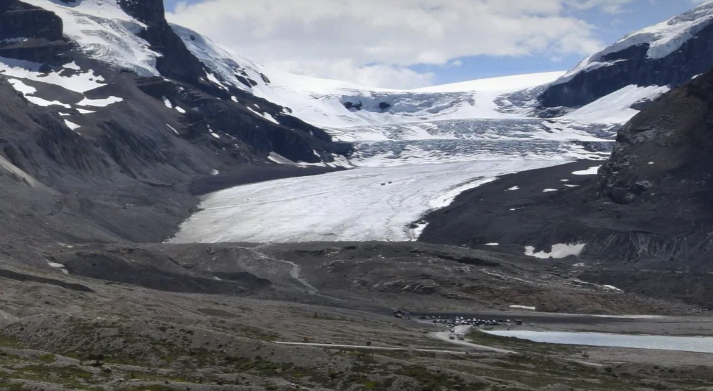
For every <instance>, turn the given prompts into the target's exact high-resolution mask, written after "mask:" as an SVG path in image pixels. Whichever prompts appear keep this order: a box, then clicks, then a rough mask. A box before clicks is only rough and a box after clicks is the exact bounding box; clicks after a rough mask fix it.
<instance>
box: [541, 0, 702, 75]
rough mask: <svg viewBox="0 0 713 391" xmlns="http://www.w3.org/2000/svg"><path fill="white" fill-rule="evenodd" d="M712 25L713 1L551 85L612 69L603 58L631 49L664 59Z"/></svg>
mask: <svg viewBox="0 0 713 391" xmlns="http://www.w3.org/2000/svg"><path fill="white" fill-rule="evenodd" d="M712 21H713V1H709V2H706V3H703V4H701V5H700V6H698V7H696V8H695V9H693V10H691V11H688V12H685V13H683V14H680V15H678V16H675V17H673V18H671V19H669V20H667V21H664V22H661V23H658V24H655V25H652V26H649V27H646V28H644V29H642V30H639V31H637V32H634V33H631V34H629V35H627V36H625V37H624V38H622V39H620V40H619V41H617V42H615V43H614V44H612V45H610V46H608V47H606V48H605V49H604V50H602V51H600V52H598V53H595V54H593V55H592V56H590V57H588V58H586V59H585V60H583V61H582V62H580V63H579V64H578V65H577V66H576V67H575V68H573V69H572V70H570V71H569V72H567V73H566V74H565V75H564V76H562V77H561V78H560V79H558V80H556V81H554V83H553V84H562V83H566V82H568V81H569V80H571V79H572V78H574V76H576V75H577V74H579V73H580V72H588V71H592V70H594V69H596V68H600V67H603V66H609V65H612V64H614V63H616V61H612V62H606V61H602V58H603V57H605V56H606V55H608V54H611V53H616V52H619V51H622V50H624V49H627V48H629V47H632V46H637V45H643V44H648V45H649V50H648V52H647V56H648V57H649V58H651V59H661V58H664V57H667V56H668V55H670V54H671V53H673V52H675V51H676V50H678V49H679V48H680V47H681V46H682V45H683V44H684V43H685V42H686V41H688V40H689V39H691V38H693V36H694V35H696V34H697V33H698V32H699V31H701V30H702V29H704V28H705V27H706V26H708V25H709V24H710V23H711V22H712Z"/></svg>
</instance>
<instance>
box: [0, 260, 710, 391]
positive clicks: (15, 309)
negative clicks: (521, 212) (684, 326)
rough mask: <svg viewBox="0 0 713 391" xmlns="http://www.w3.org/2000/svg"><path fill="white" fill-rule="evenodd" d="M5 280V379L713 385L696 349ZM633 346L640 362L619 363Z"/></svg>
mask: <svg viewBox="0 0 713 391" xmlns="http://www.w3.org/2000/svg"><path fill="white" fill-rule="evenodd" d="M1 293H2V294H1V295H0V308H2V312H0V388H2V389H8V390H77V389H79V390H136V391H138V390H162V391H171V390H181V391H182V390H245V391H248V390H254V391H258V390H260V391H262V390H285V391H287V390H393V391H396V390H403V391H406V390H434V391H435V390H501V389H505V388H507V389H517V390H611V389H617V390H629V389H631V390H634V389H636V390H654V389H659V390H660V389H679V390H683V389H691V390H693V389H698V390H703V389H706V388H705V387H706V386H711V384H713V383H712V382H713V379H712V378H710V371H707V370H706V368H705V367H702V366H700V364H696V360H700V359H701V357H700V355H696V354H685V353H680V352H663V351H661V352H658V351H650V352H649V354H647V355H642V354H640V353H639V352H638V351H636V350H631V349H617V348H611V349H604V348H586V347H560V346H556V345H542V344H535V343H532V344H526V343H522V342H521V343H516V342H515V341H511V340H510V339H507V338H505V339H497V338H494V339H492V340H484V339H483V337H482V336H480V335H471V336H469V338H472V339H474V341H475V342H477V343H483V344H486V345H489V346H493V347H502V348H507V349H508V350H514V351H516V353H513V354H500V353H495V352H488V351H472V352H470V353H469V354H465V352H467V351H470V350H472V349H469V348H467V347H463V346H458V345H453V344H450V343H448V342H445V341H439V340H437V339H433V338H431V337H430V334H431V333H432V332H433V331H436V330H437V329H435V328H434V326H431V325H426V324H421V323H418V322H415V321H410V320H406V319H398V318H396V317H394V316H393V315H391V314H389V313H383V314H380V313H378V312H374V311H362V310H356V309H345V308H341V309H340V308H338V307H334V306H328V307H325V306H320V305H309V304H301V303H295V302H292V303H290V302H287V301H273V300H265V299H254V298H249V297H241V296H237V295H212V294H198V293H177V292H166V291H160V290H150V289H146V288H143V287H138V286H135V285H130V284H126V283H116V282H109V281H100V280H95V279H89V278H83V277H77V276H72V275H69V276H68V275H65V274H63V273H58V274H57V273H55V274H49V275H48V274H46V273H37V272H33V273H27V274H26V277H25V278H24V279H23V280H22V281H18V280H17V279H12V278H8V277H5V278H3V285H2V292H1ZM520 315H521V314H520ZM520 315H517V314H515V315H514V316H520ZM642 322H646V321H642ZM606 324H608V322H607V321H606V320H605V319H599V320H597V321H593V322H591V324H590V325H591V327H592V328H601V327H606V326H605V325H606ZM660 325H664V326H663V327H667V326H665V323H660ZM674 329H675V327H673V326H672V327H671V328H670V330H674ZM276 342H298V343H304V344H310V343H315V344H320V347H313V346H308V345H304V346H289V345H281V344H277V343H276ZM329 345H334V347H333V348H330V347H329ZM342 345H349V346H352V347H345V346H342ZM360 347H361V348H360ZM381 348H398V349H401V350H381ZM431 350H433V351H438V352H429V351H431ZM629 357H630V358H631V361H632V362H631V363H628V364H623V363H621V362H622V361H626V360H629ZM582 362H584V364H583V363H582ZM698 363H700V361H698Z"/></svg>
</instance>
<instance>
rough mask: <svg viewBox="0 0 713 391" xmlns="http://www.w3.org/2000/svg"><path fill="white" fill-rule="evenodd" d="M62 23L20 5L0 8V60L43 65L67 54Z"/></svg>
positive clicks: (10, 3) (13, 3) (8, 3)
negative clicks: (58, 54)
mask: <svg viewBox="0 0 713 391" xmlns="http://www.w3.org/2000/svg"><path fill="white" fill-rule="evenodd" d="M62 31H63V25H62V19H60V18H59V17H57V15H55V14H54V13H52V12H50V11H46V10H43V9H41V8H37V7H34V6H31V5H28V4H25V3H22V2H19V1H15V0H10V1H4V2H2V4H0V57H5V58H14V59H20V60H26V61H32V62H46V61H48V60H49V59H51V58H53V57H54V56H55V55H56V54H57V53H58V52H60V51H62V50H66V49H67V48H68V47H69V44H68V43H67V42H65V41H64V38H63V35H62Z"/></svg>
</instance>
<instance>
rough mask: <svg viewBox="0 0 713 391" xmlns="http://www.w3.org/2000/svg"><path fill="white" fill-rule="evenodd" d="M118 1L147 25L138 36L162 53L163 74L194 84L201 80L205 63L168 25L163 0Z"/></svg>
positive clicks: (159, 65) (160, 62)
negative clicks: (201, 61) (202, 62)
mask: <svg viewBox="0 0 713 391" xmlns="http://www.w3.org/2000/svg"><path fill="white" fill-rule="evenodd" d="M118 3H119V5H120V6H121V8H122V9H123V10H124V12H126V13H127V14H129V15H131V16H133V17H134V18H136V19H137V20H139V21H141V22H143V23H145V24H146V26H147V28H146V30H144V31H143V32H142V33H141V34H139V36H140V37H141V38H143V39H145V40H146V41H148V42H149V43H150V44H151V45H152V49H153V50H155V51H157V52H159V53H161V54H162V55H163V56H162V57H160V58H159V59H158V61H157V64H156V68H157V69H158V70H159V72H161V74H162V75H163V76H166V77H169V78H172V79H176V80H178V81H182V82H187V83H191V84H196V83H198V82H199V79H200V78H201V77H202V76H203V75H204V71H203V65H202V64H201V63H200V61H198V59H197V58H196V57H195V56H193V54H191V52H190V51H189V50H188V48H186V45H185V44H184V43H183V41H182V40H181V38H180V37H178V35H176V33H175V32H174V31H173V29H171V26H169V24H168V22H167V21H166V16H165V10H164V6H163V1H162V0H141V1H136V0H119V1H118Z"/></svg>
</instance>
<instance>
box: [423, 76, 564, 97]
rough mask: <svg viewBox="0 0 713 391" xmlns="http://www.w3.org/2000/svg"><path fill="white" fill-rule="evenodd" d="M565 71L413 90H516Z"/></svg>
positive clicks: (538, 84) (542, 83) (549, 79)
mask: <svg viewBox="0 0 713 391" xmlns="http://www.w3.org/2000/svg"><path fill="white" fill-rule="evenodd" d="M565 73H566V72H565V71H556V72H542V73H530V74H524V75H512V76H503V77H492V78H487V79H476V80H470V81H465V82H460V83H452V84H444V85H440V86H433V87H425V88H418V89H415V90H411V91H412V92H465V91H480V92H484V91H498V92H500V93H507V92H515V91H520V90H524V89H528V88H532V87H539V86H541V85H544V84H548V83H551V82H553V81H555V80H557V79H558V78H559V77H561V76H563V75H564V74H565Z"/></svg>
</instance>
